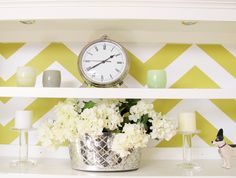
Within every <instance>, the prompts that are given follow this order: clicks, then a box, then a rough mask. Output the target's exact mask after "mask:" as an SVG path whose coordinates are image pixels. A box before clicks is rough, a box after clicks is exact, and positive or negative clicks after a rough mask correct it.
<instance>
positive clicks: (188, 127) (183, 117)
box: [179, 112, 196, 132]
mask: <svg viewBox="0 0 236 178" xmlns="http://www.w3.org/2000/svg"><path fill="white" fill-rule="evenodd" d="M179 130H180V131H182V132H195V131H196V115H195V112H184V113H180V114H179Z"/></svg>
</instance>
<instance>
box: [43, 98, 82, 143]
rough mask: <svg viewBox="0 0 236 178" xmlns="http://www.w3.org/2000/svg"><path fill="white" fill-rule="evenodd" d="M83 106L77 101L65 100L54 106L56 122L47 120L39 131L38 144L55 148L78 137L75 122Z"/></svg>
mask: <svg viewBox="0 0 236 178" xmlns="http://www.w3.org/2000/svg"><path fill="white" fill-rule="evenodd" d="M83 106H84V104H83V102H82V101H79V100H78V99H67V100H65V101H64V102H59V103H58V104H57V105H56V106H55V112H56V120H53V121H51V120H49V121H48V122H47V123H45V124H44V125H43V126H42V127H41V128H40V130H39V133H40V136H39V137H40V139H39V142H40V143H41V144H42V145H45V146H50V145H51V146H54V147H57V146H59V145H60V144H62V143H64V142H65V141H74V140H75V139H76V138H77V137H78V135H79V134H78V132H77V129H76V121H77V120H78V117H79V112H81V109H82V107H83Z"/></svg>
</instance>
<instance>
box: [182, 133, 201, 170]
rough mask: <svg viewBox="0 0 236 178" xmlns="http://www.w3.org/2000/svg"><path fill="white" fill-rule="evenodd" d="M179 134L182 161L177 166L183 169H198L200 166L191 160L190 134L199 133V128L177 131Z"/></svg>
mask: <svg viewBox="0 0 236 178" xmlns="http://www.w3.org/2000/svg"><path fill="white" fill-rule="evenodd" d="M179 133H180V134H182V138H183V146H182V151H183V162H182V163H181V164H179V165H178V166H179V167H181V168H184V169H198V168H200V166H199V165H198V164H196V163H194V162H193V160H192V135H193V134H198V133H200V131H199V130H196V131H193V132H191V131H188V132H184V131H179Z"/></svg>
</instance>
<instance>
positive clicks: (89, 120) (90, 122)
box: [77, 102, 123, 135]
mask: <svg viewBox="0 0 236 178" xmlns="http://www.w3.org/2000/svg"><path fill="white" fill-rule="evenodd" d="M121 122H123V117H121V115H120V113H119V111H118V108H116V106H115V105H114V106H109V105H106V104H104V103H102V102H100V103H99V104H98V105H96V106H94V107H93V108H90V109H85V110H84V111H83V112H82V113H81V114H80V117H79V120H78V121H77V130H78V131H79V133H80V134H85V133H87V134H90V135H101V134H102V131H103V129H104V128H105V129H108V130H111V131H112V130H115V129H117V128H118V126H119V125H120V123H121Z"/></svg>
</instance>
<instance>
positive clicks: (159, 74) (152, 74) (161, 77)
mask: <svg viewBox="0 0 236 178" xmlns="http://www.w3.org/2000/svg"><path fill="white" fill-rule="evenodd" d="M166 82H167V75H166V71H165V70H148V72H147V86H148V88H165V87H166Z"/></svg>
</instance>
